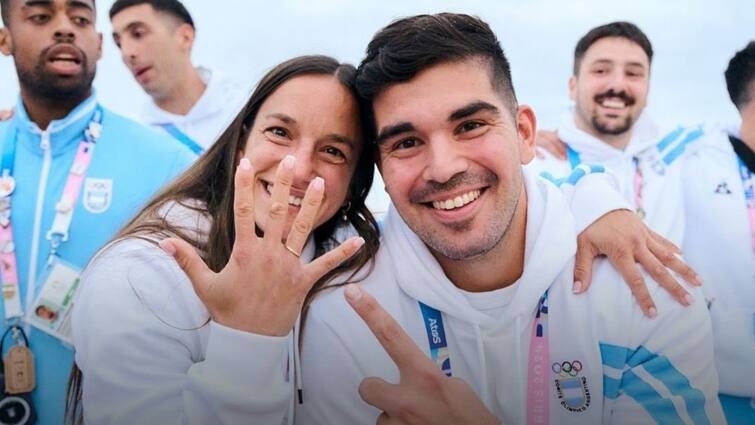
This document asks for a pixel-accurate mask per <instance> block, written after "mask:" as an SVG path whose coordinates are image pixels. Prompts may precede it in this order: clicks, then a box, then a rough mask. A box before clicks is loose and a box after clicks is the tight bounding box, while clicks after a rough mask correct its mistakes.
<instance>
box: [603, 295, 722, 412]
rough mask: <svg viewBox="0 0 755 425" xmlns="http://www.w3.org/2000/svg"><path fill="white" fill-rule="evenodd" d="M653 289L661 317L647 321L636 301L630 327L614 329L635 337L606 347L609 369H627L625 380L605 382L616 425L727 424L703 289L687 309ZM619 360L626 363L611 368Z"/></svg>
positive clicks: (616, 331) (625, 370) (623, 372)
mask: <svg viewBox="0 0 755 425" xmlns="http://www.w3.org/2000/svg"><path fill="white" fill-rule="evenodd" d="M651 286H652V287H653V288H654V294H653V296H654V297H655V299H656V302H657V303H658V316H657V318H656V319H655V320H649V319H648V318H646V317H643V316H642V314H640V311H639V307H638V306H637V305H636V304H634V303H632V307H631V308H632V309H634V310H635V311H634V312H633V313H631V314H629V316H631V317H632V319H631V321H632V324H631V326H629V327H624V326H622V329H614V332H615V333H616V334H619V333H621V332H627V331H629V332H631V333H632V336H631V339H630V343H629V345H630V347H620V346H615V345H610V344H609V345H605V346H604V347H602V351H603V352H602V354H603V362H604V365H606V364H607V365H608V366H610V367H613V368H614V369H618V370H619V371H622V372H621V374H620V376H621V378H620V379H614V378H611V379H608V380H607V381H605V380H604V382H605V383H606V388H604V394H606V397H608V398H616V400H615V404H614V406H613V411H612V414H611V418H612V421H611V423H612V424H639V423H643V424H644V423H647V421H648V420H650V419H648V418H651V419H652V420H653V421H654V422H655V423H658V424H666V423H685V424H686V423H689V424H705V425H709V424H711V425H712V424H724V423H726V421H725V419H724V415H723V411H722V410H721V405H720V403H719V400H718V375H717V373H716V368H715V363H714V357H713V335H712V329H711V323H710V317H709V315H708V311H707V308H706V305H705V301H704V299H703V297H702V293H701V291H700V290H699V289H695V290H691V293H692V294H694V295H695V296H696V298H695V301H694V302H693V303H692V304H691V305H689V306H687V307H684V306H682V305H680V304H678V303H677V302H675V301H674V300H673V299H672V298H671V297H670V296H669V294H667V293H665V292H664V291H662V290H659V289H658V284H657V283H655V282H652V281H651ZM619 353H621V354H620V355H619ZM619 358H621V359H623V363H624V364H623V365H619V364H612V363H615V362H616V361H617V359H619ZM604 367H605V366H604ZM606 376H607V375H606ZM611 381H614V382H611ZM611 383H613V384H615V385H611Z"/></svg>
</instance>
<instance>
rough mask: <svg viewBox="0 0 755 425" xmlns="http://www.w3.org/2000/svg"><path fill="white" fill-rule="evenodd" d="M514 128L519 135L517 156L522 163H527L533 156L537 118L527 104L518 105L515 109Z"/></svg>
mask: <svg viewBox="0 0 755 425" xmlns="http://www.w3.org/2000/svg"><path fill="white" fill-rule="evenodd" d="M516 129H517V133H518V135H519V150H520V153H519V156H520V158H519V159H520V161H521V163H522V164H529V163H530V161H532V159H533V158H535V134H536V133H537V118H535V111H533V110H532V108H530V107H529V106H527V105H520V106H519V108H517V111H516Z"/></svg>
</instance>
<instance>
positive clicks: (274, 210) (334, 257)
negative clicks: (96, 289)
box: [160, 156, 364, 336]
mask: <svg viewBox="0 0 755 425" xmlns="http://www.w3.org/2000/svg"><path fill="white" fill-rule="evenodd" d="M295 162H296V159H295V158H294V157H293V156H287V157H285V158H284V159H283V161H281V163H280V164H279V165H278V169H277V171H276V175H275V182H274V184H273V189H272V195H271V196H272V203H271V205H270V212H269V216H268V219H267V222H266V229H265V235H264V236H263V237H258V236H257V234H256V233H255V228H256V221H255V217H254V184H255V172H254V170H253V169H252V166H251V164H250V162H249V160H248V159H246V158H243V159H242V160H241V162H240V164H239V167H238V169H237V170H236V176H235V194H234V195H235V196H234V205H233V209H234V222H235V230H236V240H235V241H234V244H233V250H232V252H231V256H230V259H229V260H228V264H226V266H225V268H223V270H221V271H220V272H219V273H215V272H213V271H212V270H210V269H209V268H208V267H207V265H206V264H205V263H204V261H202V259H201V258H200V257H199V255H198V254H197V252H196V251H195V250H194V248H193V247H192V246H191V245H190V244H189V243H187V242H186V241H183V240H181V239H166V240H164V241H162V242H161V243H160V246H161V247H162V248H163V250H165V251H166V252H167V253H168V254H170V255H171V256H173V258H175V260H176V261H177V262H178V265H179V266H180V267H181V269H183V271H184V272H185V273H186V274H187V275H188V277H189V279H190V280H191V283H192V285H193V286H194V290H195V291H196V293H197V296H199V298H200V299H201V300H202V302H203V303H204V304H205V306H206V307H207V310H208V311H209V312H210V315H211V316H212V319H213V320H214V321H215V322H217V323H219V324H221V325H224V326H227V327H230V328H234V329H237V330H241V331H246V332H251V333H256V334H260V335H269V336H283V335H287V334H288V333H289V332H290V331H291V328H292V327H293V325H294V322H295V321H296V318H297V317H298V315H299V313H300V311H301V307H302V304H303V302H304V298H305V297H306V295H307V293H308V292H309V290H310V289H311V288H312V286H313V285H314V284H315V282H317V280H318V279H320V278H321V277H322V276H324V275H325V274H326V273H327V272H329V271H330V270H332V269H334V268H336V267H337V266H338V265H339V264H341V263H342V262H343V261H345V260H346V259H348V258H349V257H351V256H352V255H353V254H354V253H356V252H357V251H358V250H359V248H360V247H361V246H362V245H363V244H364V240H363V239H362V238H358V237H355V238H351V239H349V240H347V241H346V242H344V243H343V244H341V245H340V246H339V247H337V248H335V249H333V250H332V251H330V252H328V253H326V254H325V255H323V256H321V257H319V258H317V259H315V260H314V261H312V262H311V263H309V264H302V262H301V261H300V260H299V254H300V253H301V251H302V249H303V247H304V244H305V243H306V241H307V238H308V236H309V233H310V231H311V230H312V225H313V223H314V222H315V220H316V218H317V213H318V210H319V208H320V203H321V202H322V198H323V193H324V189H325V182H324V180H323V179H322V178H319V177H317V178H315V179H313V180H312V181H311V182H310V183H309V187H308V188H307V191H306V193H305V195H304V199H303V201H302V204H301V210H300V211H299V213H298V214H297V216H296V218H295V219H294V222H293V225H292V226H291V230H290V231H289V233H288V237H287V238H286V244H285V245H284V244H283V243H282V237H283V232H284V227H285V223H286V218H287V216H288V210H289V207H288V197H289V192H290V190H291V185H292V182H293V176H294V166H295Z"/></svg>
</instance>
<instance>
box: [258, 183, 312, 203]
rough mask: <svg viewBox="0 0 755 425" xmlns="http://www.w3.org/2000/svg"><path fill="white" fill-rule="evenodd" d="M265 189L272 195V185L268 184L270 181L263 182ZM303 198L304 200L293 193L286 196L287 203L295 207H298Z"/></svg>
mask: <svg viewBox="0 0 755 425" xmlns="http://www.w3.org/2000/svg"><path fill="white" fill-rule="evenodd" d="M265 190H266V191H267V193H268V194H271V195H272V194H273V185H272V184H270V183H265ZM303 200H304V198H299V197H296V196H294V195H289V196H288V204H289V205H293V206H295V207H300V206H301V203H302V201H303Z"/></svg>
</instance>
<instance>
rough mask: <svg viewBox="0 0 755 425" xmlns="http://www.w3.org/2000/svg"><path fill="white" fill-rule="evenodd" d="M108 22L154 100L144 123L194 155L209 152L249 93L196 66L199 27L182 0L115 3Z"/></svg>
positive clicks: (146, 110)
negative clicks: (193, 55)
mask: <svg viewBox="0 0 755 425" xmlns="http://www.w3.org/2000/svg"><path fill="white" fill-rule="evenodd" d="M110 19H111V21H112V24H113V40H114V41H115V44H116V46H118V48H119V49H120V50H121V57H122V59H123V63H124V64H125V65H126V66H127V67H128V69H129V71H131V74H132V75H133V76H134V79H136V81H137V83H139V85H140V86H141V87H142V88H143V89H144V91H145V92H146V93H147V94H148V95H149V96H150V98H151V102H149V103H148V104H146V105H145V107H144V109H143V110H142V113H141V121H142V122H144V123H145V124H149V125H152V126H155V127H158V128H160V129H161V130H162V131H165V132H167V133H168V134H170V135H171V136H173V137H174V138H176V139H177V140H179V141H180V142H181V143H183V144H184V145H186V146H187V147H189V148H190V149H191V150H192V151H194V153H197V154H199V153H201V152H202V151H204V150H205V149H207V148H208V147H210V146H211V145H212V144H213V143H214V142H215V139H217V137H218V136H220V134H221V133H222V131H223V130H224V129H225V127H226V125H227V124H228V123H230V121H231V120H232V119H233V117H235V115H236V114H237V112H238V111H239V109H240V108H241V106H242V103H243V102H244V100H246V97H247V95H248V93H247V91H248V90H246V89H244V88H243V87H242V86H241V85H239V84H237V83H235V82H233V81H231V80H229V79H228V78H226V77H224V76H222V75H221V74H220V73H219V72H217V71H212V70H210V69H208V68H204V67H194V65H193V64H192V62H191V50H192V47H193V45H194V39H195V36H196V28H195V26H194V20H193V19H192V17H191V15H190V14H189V11H188V10H187V9H186V7H184V5H183V4H182V3H181V2H180V1H178V0H116V1H115V3H113V6H112V7H111V8H110Z"/></svg>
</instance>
